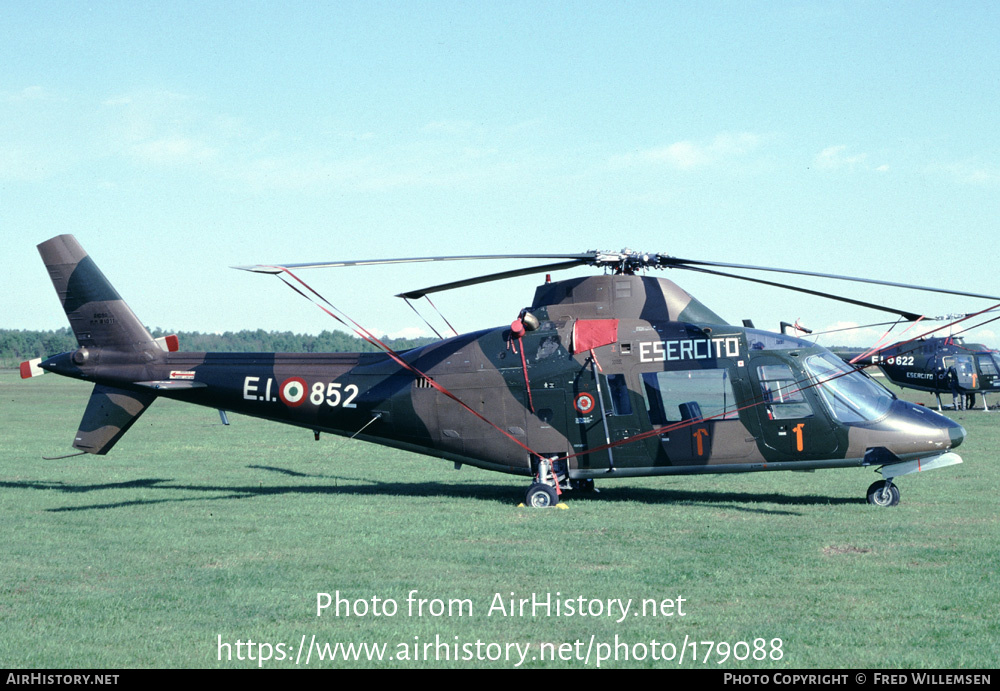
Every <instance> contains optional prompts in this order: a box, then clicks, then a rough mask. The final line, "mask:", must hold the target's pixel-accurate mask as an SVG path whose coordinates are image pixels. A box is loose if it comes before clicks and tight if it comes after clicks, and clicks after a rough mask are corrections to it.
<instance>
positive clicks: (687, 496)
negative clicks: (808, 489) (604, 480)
mask: <svg viewBox="0 0 1000 691" xmlns="http://www.w3.org/2000/svg"><path fill="white" fill-rule="evenodd" d="M248 467H250V468H252V469H257V470H265V471H268V472H273V473H279V474H282V475H287V476H291V477H301V478H316V479H320V480H327V481H333V484H332V485H331V484H319V485H265V484H264V483H260V484H258V485H256V486H255V485H243V486H224V485H192V484H168V483H172V482H173V479H170V478H143V479H137V480H130V481H127V482H118V483H99V484H70V483H66V482H62V481H41V480H37V481H21V482H0V488H6V489H33V490H54V491H57V492H64V493H67V494H80V493H87V492H100V491H115V490H166V491H172V492H178V491H179V492H197V493H199V495H197V496H188V497H165V498H147V497H143V498H138V499H127V500H124V501H118V502H106V503H99V504H88V505H83V506H63V507H55V508H50V509H46V511H47V512H51V513H61V512H74V511H91V510H100V509H115V508H125V507H129V506H144V505H152V504H162V503H173V502H189V501H205V500H209V501H219V500H234V499H237V500H238V499H252V498H255V497H266V496H279V495H284V494H287V495H296V494H300V495H309V494H327V495H331V496H335V495H356V496H400V497H415V498H425V499H434V498H437V499H442V498H444V499H476V500H480V501H488V502H498V503H502V504H509V505H510V506H511V507H512V508H513V507H514V506H516V504H517V503H519V502H520V501H521V499H522V497H523V489H522V488H520V487H512V486H510V485H506V484H492V483H444V482H417V483H414V482H383V481H379V480H360V481H359V479H358V478H356V477H342V476H336V475H325V474H324V475H316V474H309V473H301V472H298V471H294V470H289V469H287V468H279V467H274V466H248ZM201 493H218V494H219V496H212V497H207V496H202V495H201ZM567 500H568V501H569V502H571V503H576V502H579V503H581V504H583V503H589V502H603V503H610V502H638V503H642V504H648V505H661V504H671V503H673V504H694V505H699V506H708V507H716V508H719V507H722V506H726V507H727V508H730V509H734V510H737V511H745V512H750V513H761V514H775V515H788V514H796V513H797V512H796V511H794V510H792V507H806V506H815V505H849V504H862V503H864V501H863V500H859V499H854V498H845V497H829V496H822V495H816V494H808V495H787V494H775V493H766V494H760V493H753V492H733V491H704V490H701V491H690V490H677V489H656V488H644V487H604V488H602V489H601V491H600V492H599V493H593V492H574V493H572V494H571V495H569V497H568V498H567ZM765 504H772V505H778V507H784V508H765V506H763V505H765Z"/></svg>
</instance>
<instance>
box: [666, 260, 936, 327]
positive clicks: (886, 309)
mask: <svg viewBox="0 0 1000 691" xmlns="http://www.w3.org/2000/svg"><path fill="white" fill-rule="evenodd" d="M676 268H678V269H687V270H688V271H697V272H699V273H705V274H713V275H715V276H725V277H726V278H736V279H739V280H741V281H750V282H751V283H761V284H763V285H766V286H774V287H776V288H785V289H786V290H794V291H796V292H798V293H806V294H807V295H816V296H817V297H822V298H829V299H831V300H838V301H840V302H846V303H848V304H851V305H858V306H860V307H870V308H871V309H874V310H881V311H882V312H892V313H893V314H898V315H899V316H901V317H903V318H904V319H906V320H908V321H911V322H912V321H916V320H918V319H920V317H921V316H922V315H919V314H916V313H914V312H907V311H905V310H900V309H896V308H895V307H887V306H885V305H876V304H875V303H872V302H865V301H864V300H855V299H853V298H848V297H844V296H843V295H835V294H834V293H824V292H821V291H818V290H810V289H808V288H800V287H798V286H792V285H788V284H787V283H775V282H774V281H765V280H764V279H762V278H750V277H749V276H737V275H736V274H728V273H725V272H723V271H713V270H712V269H702V268H698V267H694V266H678V267H676Z"/></svg>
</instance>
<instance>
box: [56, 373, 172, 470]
mask: <svg viewBox="0 0 1000 691" xmlns="http://www.w3.org/2000/svg"><path fill="white" fill-rule="evenodd" d="M154 400H156V394H155V393H153V392H149V393H145V392H138V391H128V390H126V389H119V388H116V387H114V386H105V385H103V384H97V385H95V386H94V391H93V393H91V394H90V401H88V402H87V409H86V410H85V411H84V413H83V420H81V421H80V430H79V431H78V432H77V433H76V439H75V440H74V441H73V448H75V449H80V450H81V451H86V452H87V453H94V454H99V455H104V454H106V453H107V452H108V451H110V450H111V447H112V446H114V445H115V444H116V443H117V442H118V440H119V439H121V438H122V436H123V435H124V434H125V433H126V432H127V431H128V429H129V427H131V426H132V424H133V423H134V422H135V421H136V420H138V419H139V416H140V415H142V414H143V412H145V410H146V408H148V407H149V404H150V403H152V402H153V401H154Z"/></svg>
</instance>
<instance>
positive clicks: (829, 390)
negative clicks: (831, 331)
mask: <svg viewBox="0 0 1000 691" xmlns="http://www.w3.org/2000/svg"><path fill="white" fill-rule="evenodd" d="M805 365H806V369H807V370H809V374H811V375H812V377H813V379H814V381H815V382H816V383H817V385H818V386H817V387H816V388H817V389H818V390H819V392H820V395H821V396H822V398H823V401H824V402H825V403H826V405H827V406H828V407H829V408H830V412H832V413H833V415H834V417H836V418H837V419H838V420H840V421H841V422H869V421H871V420H877V419H878V418H880V417H882V416H883V415H885V414H886V412H888V410H889V407H890V406H891V405H892V402H893V400H894V399H895V396H893V395H892V394H891V393H889V391H888V390H886V389H885V388H883V387H881V386H879V385H878V384H876V383H875V382H873V381H872V380H870V379H869V378H868V377H867V376H865V375H864V374H861V373H860V372H858V371H857V370H855V369H854V368H853V367H851V366H850V365H848V364H847V363H845V362H844V361H843V360H841V359H840V358H838V357H837V356H835V355H833V354H832V353H820V354H819V355H813V356H811V357H808V358H806V361H805Z"/></svg>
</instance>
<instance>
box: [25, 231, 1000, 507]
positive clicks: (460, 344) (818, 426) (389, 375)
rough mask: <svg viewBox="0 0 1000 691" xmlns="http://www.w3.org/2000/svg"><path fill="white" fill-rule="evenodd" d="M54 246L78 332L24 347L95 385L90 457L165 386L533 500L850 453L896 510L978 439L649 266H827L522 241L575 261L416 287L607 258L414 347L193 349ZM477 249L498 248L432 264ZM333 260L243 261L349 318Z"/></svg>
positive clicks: (64, 245) (86, 260) (805, 465)
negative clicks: (71, 342)
mask: <svg viewBox="0 0 1000 691" xmlns="http://www.w3.org/2000/svg"><path fill="white" fill-rule="evenodd" d="M38 249H39V252H40V254H41V256H42V260H43V262H44V263H45V265H46V267H47V269H48V271H49V274H50V276H51V279H52V281H53V283H54V285H55V288H56V292H57V294H58V295H59V298H60V300H61V301H62V304H63V308H64V310H65V312H66V314H67V316H68V318H69V321H70V324H71V326H72V329H73V332H74V333H75V335H76V338H77V341H78V343H79V347H78V348H77V349H76V350H74V351H72V352H66V353H62V354H59V355H55V356H52V357H49V358H48V359H46V360H44V361H41V359H38V360H34V361H31V362H27V363H23V364H22V368H21V374H22V376H24V377H29V376H33V375H35V374H39V373H42V372H46V371H48V372H53V373H56V374H61V375H64V376H68V377H73V378H77V379H83V380H86V381H91V382H93V383H94V389H93V392H92V394H91V396H90V400H89V402H88V404H87V407H86V410H85V412H84V414H83V419H82V421H81V423H80V428H79V431H78V432H77V434H76V437H75V439H74V441H73V447H74V448H75V449H77V450H78V453H90V454H106V453H107V452H108V451H109V450H110V449H111V448H112V447H113V446H114V445H115V443H116V442H117V441H118V440H119V439H120V438H121V437H122V436H123V435H124V434H125V432H126V431H128V429H129V428H130V426H131V425H132V424H133V423H134V422H135V421H136V420H137V419H138V418H139V416H140V415H142V413H143V412H144V411H145V410H146V408H148V407H149V405H150V404H151V403H152V402H153V401H154V400H155V399H156V398H157V397H159V396H164V397H167V398H171V399H175V400H179V401H184V402H187V403H193V404H196V405H202V406H206V407H210V408H215V409H218V410H219V411H220V413H222V414H223V415H224V411H231V412H237V413H242V414H245V415H250V416H255V417H260V418H265V419H268V420H273V421H275V422H281V423H286V424H290V425H295V426H298V427H303V428H306V429H310V430H312V431H314V433H315V434H316V436H317V438H318V437H319V434H320V433H321V432H327V433H330V434H334V435H340V436H346V437H355V438H358V439H361V440H365V441H369V442H372V443H376V444H383V445H387V446H391V447H395V448H400V449H405V450H409V451H414V452H417V453H422V454H427V455H431V456H435V457H439V458H443V459H447V460H451V461H453V462H454V463H455V466H456V468H459V467H461V465H462V464H469V465H472V466H476V467H479V468H483V469H487V470H493V471H499V472H504V473H511V474H515V475H521V476H524V477H526V478H530V479H531V483H530V486H529V487H528V489H527V491H526V496H525V502H526V503H527V504H528V505H529V506H536V507H544V506H551V505H553V504H555V503H556V502H558V501H559V499H560V497H561V495H562V494H563V493H565V492H567V491H569V490H576V491H586V490H589V489H593V484H594V480H595V479H597V478H632V477H640V476H652V475H674V474H680V475H684V474H692V473H734V472H748V471H764V470H815V469H822V468H849V467H873V468H877V469H878V472H880V473H881V475H882V478H883V479H881V480H878V481H876V482H875V483H873V484H872V485H871V486H870V487H869V488H868V491H867V499H868V502H869V503H871V504H875V505H879V506H893V505H895V504H897V503H898V502H899V497H900V495H899V489H898V487H897V486H896V485H895V484H894V480H895V479H896V478H897V477H900V476H902V475H907V474H911V473H915V472H918V471H924V470H930V469H935V468H941V467H945V466H949V465H953V464H957V463H961V462H962V460H961V458H960V457H959V456H958V455H957V454H956V453H954V452H953V450H954V449H955V448H956V447H958V446H959V445H960V444H961V443H962V441H963V440H964V438H965V436H966V432H965V430H964V429H963V428H962V426H961V425H959V424H957V423H955V422H953V421H951V420H949V419H948V418H947V417H945V416H943V415H940V414H939V413H936V412H934V411H932V410H928V409H926V408H924V407H921V406H916V405H913V404H910V403H907V402H905V401H902V400H900V399H898V398H896V397H895V396H894V395H893V394H892V393H890V392H889V391H887V390H886V389H885V388H884V387H882V386H880V385H878V384H876V383H874V382H873V381H872V380H871V379H870V378H869V377H868V376H867V375H865V374H864V373H862V372H859V371H856V370H855V369H854V368H852V367H850V366H848V365H847V364H846V363H844V361H843V360H841V359H840V358H838V357H837V356H835V355H834V354H833V353H832V352H830V351H829V350H827V349H826V348H823V347H821V346H816V345H814V344H811V343H809V342H807V341H805V340H802V339H799V338H796V337H792V336H786V335H782V334H775V333H770V332H766V331H762V330H758V329H756V328H753V325H752V324H750V323H749V322H745V323H744V325H743V326H733V325H730V324H727V323H726V322H725V321H724V320H723V319H722V318H721V317H719V316H718V315H717V314H716V313H715V312H713V311H712V310H710V309H709V308H708V307H706V306H705V305H703V304H702V303H700V302H699V301H698V300H697V299H695V298H694V297H692V296H691V295H689V294H688V293H686V292H685V291H684V290H682V289H681V288H680V287H678V286H677V285H676V284H674V283H673V282H671V281H669V280H667V279H664V278H654V277H650V276H645V275H637V274H636V272H637V271H639V270H644V269H651V268H683V269H690V270H696V271H704V272H708V273H716V274H721V273H722V272H719V271H717V270H715V269H712V268H708V267H716V268H719V267H723V268H724V267H729V268H751V269H762V270H768V271H784V272H787V273H796V274H803V275H814V276H822V275H823V274H814V273H810V272H804V271H789V270H779V269H770V268H766V267H741V266H738V265H731V264H720V263H711V262H703V261H695V260H684V259H678V258H675V257H670V256H668V255H665V254H655V255H647V254H640V253H637V252H633V251H630V250H624V251H622V252H610V253H604V252H597V251H592V252H586V253H582V254H571V255H506V258H511V257H518V258H535V259H540V258H547V259H558V260H559V261H557V262H554V263H548V264H545V265H543V266H536V267H531V268H528V269H518V270H515V271H505V272H500V273H494V274H489V275H487V276H481V277H479V278H475V279H469V280H465V281H456V282H454V283H448V284H443V285H439V286H434V287H432V288H426V289H423V290H419V291H412V292H410V293H405V294H404V296H407V297H411V298H412V297H420V296H423V295H426V294H428V293H431V292H435V291H439V290H446V289H449V288H454V287H458V286H462V285H471V284H474V283H482V282H486V281H492V280H498V279H501V278H506V277H509V276H514V275H527V274H530V273H536V272H537V273H542V272H547V271H552V270H555V269H561V268H569V267H573V266H587V265H589V266H596V267H603V268H605V269H606V270H607V273H605V274H604V275H597V276H590V277H585V278H574V279H569V280H563V281H557V282H551V281H547V282H546V283H544V284H543V285H541V286H540V287H538V289H537V290H536V293H535V296H534V300H533V302H532V303H531V305H530V306H529V307H527V308H525V309H524V310H522V311H521V313H520V314H519V316H518V318H517V319H515V320H514V321H513V323H512V324H510V325H509V326H502V327H497V328H490V329H485V330H481V331H477V332H473V333H468V334H464V335H458V336H455V337H452V338H448V339H443V340H441V341H438V342H436V343H432V344H430V345H426V346H423V347H419V348H415V349H412V350H407V351H404V352H401V353H395V352H393V351H391V349H388V348H387V347H386V348H385V352H382V353H329V354H305V353H204V352H181V351H179V344H178V343H177V339H176V337H167V338H164V339H153V338H152V337H151V335H150V334H149V332H148V330H147V329H146V328H145V327H144V326H143V325H142V322H140V321H139V319H138V318H137V317H136V316H135V314H134V313H133V312H132V311H131V310H130V309H129V307H128V306H127V305H126V304H125V302H124V301H123V300H122V298H121V297H120V295H119V294H118V293H117V292H116V291H115V289H114V288H113V287H112V285H111V283H110V282H109V281H108V280H107V279H106V278H105V276H104V275H103V273H102V272H101V271H100V269H98V267H97V265H96V264H95V263H94V261H93V260H92V259H91V258H90V257H89V256H88V255H87V253H86V252H85V251H84V250H83V248H82V247H81V246H80V244H79V243H78V242H77V241H76V239H75V238H74V237H73V236H71V235H61V236H58V237H55V238H52V239H50V240H48V241H46V242H43V243H42V244H40V245H39V246H38ZM460 258H461V259H483V258H485V257H434V258H421V259H420V260H421V261H426V260H452V259H460ZM378 261H384V262H398V261H401V260H378ZM366 263H372V262H328V263H325V264H322V266H348V265H359V264H366ZM315 266H321V265H320V264H309V265H291V264H288V265H282V266H254V267H238V268H247V269H250V270H254V271H263V272H267V273H274V274H277V275H279V276H280V277H281V278H282V279H283V280H285V281H286V283H288V284H289V285H290V286H292V287H293V288H294V289H295V290H296V291H297V292H299V293H300V294H302V295H304V296H307V297H310V298H311V299H313V301H314V302H316V303H317V304H318V305H319V306H320V307H322V309H323V310H324V311H326V312H327V313H329V314H330V315H331V316H334V317H336V318H338V319H341V317H339V316H337V314H338V313H337V311H336V308H334V307H333V305H332V304H331V303H329V302H328V301H326V300H325V298H322V296H320V295H319V293H318V292H316V291H314V290H313V289H312V288H311V287H310V286H308V285H307V284H306V283H305V282H304V281H302V280H301V279H300V278H299V276H298V274H297V272H298V271H299V269H302V268H306V267H315ZM722 275H731V274H722ZM836 278H842V279H844V280H862V281H864V282H868V283H876V284H881V283H885V282H883V281H876V280H872V279H849V278H848V277H836ZM745 280H751V281H754V282H757V283H766V284H769V285H780V286H781V287H788V288H791V289H793V290H800V291H803V292H807V293H812V294H821V293H817V292H816V291H811V290H806V289H802V288H795V287H793V286H785V285H784V284H779V283H772V282H769V281H762V280H760V279H751V278H746V279H745ZM918 288H919V287H918ZM944 292H951V291H944ZM828 297H833V298H835V299H842V300H845V301H848V302H852V303H854V304H864V305H867V306H869V307H880V306H878V305H873V304H871V303H863V302H859V301H856V300H851V299H848V298H840V297H837V296H833V295H828ZM978 297H989V296H978ZM996 299H1000V298H996ZM345 317H346V315H345ZM342 321H344V320H343V319H342ZM348 321H350V320H349V319H347V320H346V321H345V323H347V322H348ZM351 325H352V328H354V329H355V331H356V332H357V333H359V334H361V335H362V336H363V337H365V338H368V339H369V340H372V341H373V342H377V339H375V338H374V337H373V336H371V334H369V333H368V332H366V331H364V330H363V329H362V328H361V327H359V326H358V325H357V324H355V323H353V322H351Z"/></svg>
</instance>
